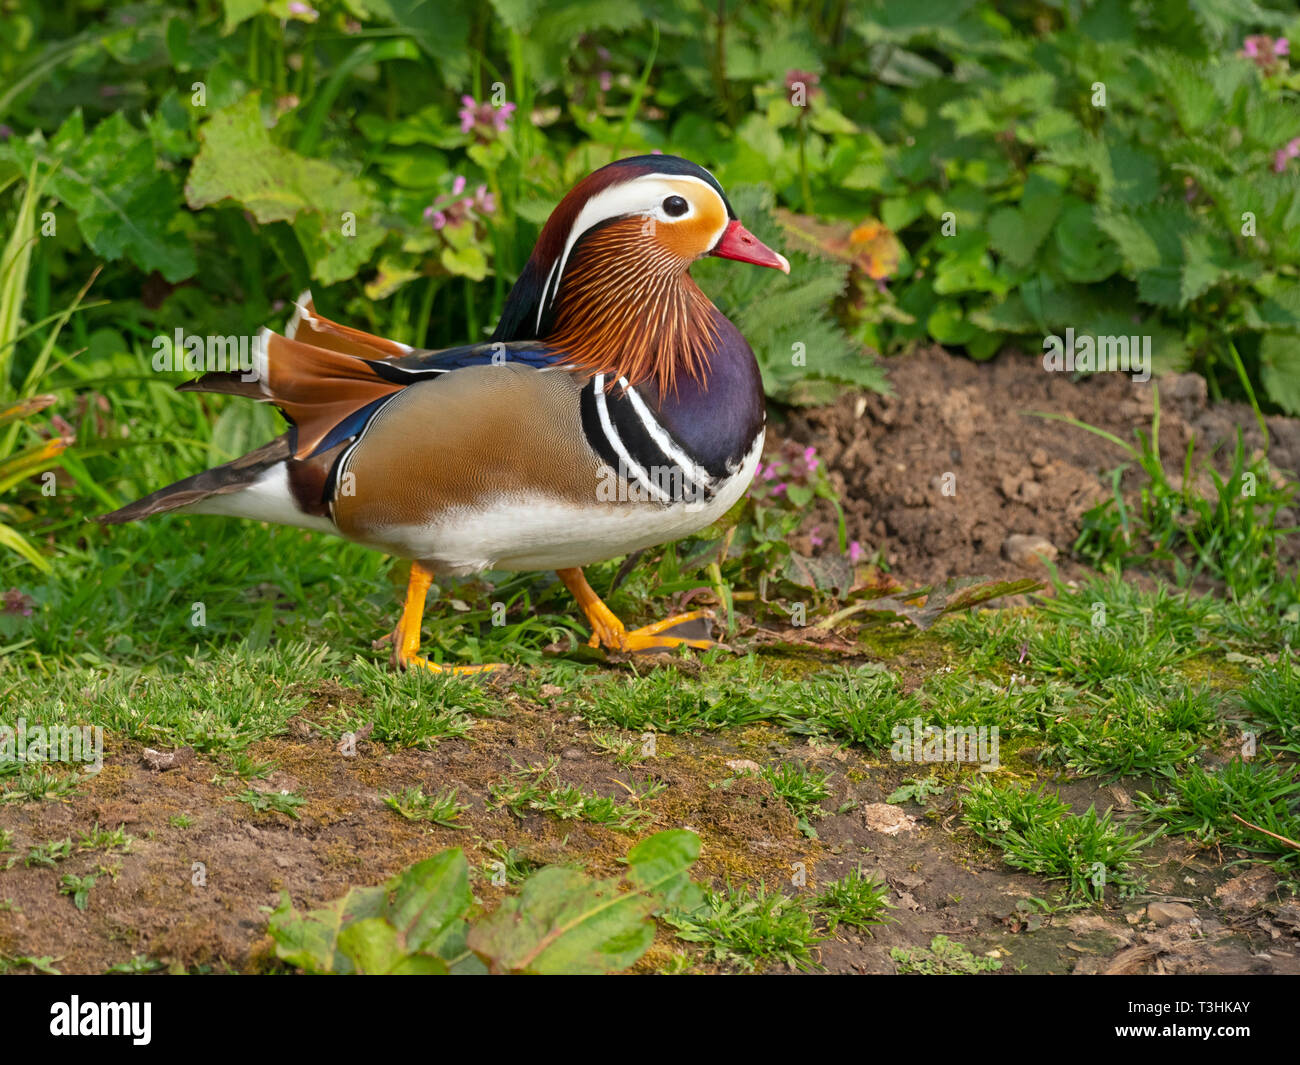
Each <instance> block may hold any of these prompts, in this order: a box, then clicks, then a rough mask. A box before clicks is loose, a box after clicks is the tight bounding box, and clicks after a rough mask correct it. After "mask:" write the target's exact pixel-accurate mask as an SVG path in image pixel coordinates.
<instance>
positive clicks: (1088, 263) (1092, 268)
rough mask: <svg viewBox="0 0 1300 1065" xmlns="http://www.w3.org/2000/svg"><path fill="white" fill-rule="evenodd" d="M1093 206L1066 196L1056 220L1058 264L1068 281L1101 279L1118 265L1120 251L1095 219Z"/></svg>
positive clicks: (1055, 232) (1055, 234) (1095, 280)
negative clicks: (1066, 198) (1063, 205)
mask: <svg viewBox="0 0 1300 1065" xmlns="http://www.w3.org/2000/svg"><path fill="white" fill-rule="evenodd" d="M1094 213H1095V208H1094V207H1093V206H1092V205H1091V204H1088V203H1084V202H1083V201H1082V200H1080V199H1078V198H1076V197H1073V196H1072V197H1069V198H1068V200H1067V201H1066V204H1065V207H1064V208H1063V209H1062V211H1061V215H1060V217H1059V218H1058V219H1057V222H1056V229H1055V230H1054V236H1055V240H1056V250H1057V252H1058V253H1059V255H1060V259H1059V263H1060V268H1061V272H1062V274H1063V275H1064V276H1065V278H1066V280H1067V281H1081V282H1087V283H1093V282H1097V281H1104V280H1105V279H1106V278H1108V277H1110V276H1111V274H1113V273H1114V272H1115V271H1116V270H1118V269H1119V267H1120V254H1119V250H1118V249H1117V248H1116V246H1115V243H1114V241H1112V240H1111V239H1110V238H1109V237H1108V236H1107V234H1106V233H1104V232H1103V231H1102V230H1101V228H1100V227H1099V226H1098V225H1097V223H1096V222H1095V221H1094Z"/></svg>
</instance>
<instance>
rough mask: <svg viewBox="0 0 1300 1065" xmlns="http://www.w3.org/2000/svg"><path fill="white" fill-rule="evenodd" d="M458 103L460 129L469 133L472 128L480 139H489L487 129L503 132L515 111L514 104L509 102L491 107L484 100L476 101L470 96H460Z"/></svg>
mask: <svg viewBox="0 0 1300 1065" xmlns="http://www.w3.org/2000/svg"><path fill="white" fill-rule="evenodd" d="M460 103H461V108H460V110H459V111H458V112H457V114H458V115H459V116H460V131H461V132H462V133H469V132H470V131H471V130H473V131H474V134H475V136H477V137H478V138H479V139H480V140H489V139H490V138H489V137H488V136H487V133H488V132H489V131H495V132H496V133H501V132H503V131H504V130H505V128H506V125H507V124H508V123H509V121H510V116H511V115H513V114H514V113H515V105H514V104H512V103H509V102H507V103H503V104H502V105H501V106H500V107H493V106H492V104H491V103H489V102H488V101H486V100H485V101H483V103H478V102H477V101H476V100H475V99H474V97H472V96H462V97H461V98H460Z"/></svg>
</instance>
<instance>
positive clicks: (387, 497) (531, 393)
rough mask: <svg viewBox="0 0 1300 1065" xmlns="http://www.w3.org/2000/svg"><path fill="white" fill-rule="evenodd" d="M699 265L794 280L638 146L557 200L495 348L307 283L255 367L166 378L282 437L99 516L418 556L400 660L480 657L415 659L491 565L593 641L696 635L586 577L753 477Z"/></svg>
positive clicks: (727, 338) (732, 362)
mask: <svg viewBox="0 0 1300 1065" xmlns="http://www.w3.org/2000/svg"><path fill="white" fill-rule="evenodd" d="M705 255H715V256H721V257H722V258H726V259H735V260H739V261H740V262H744V263H753V264H756V265H759V266H769V267H774V268H776V269H778V270H782V271H784V272H786V273H789V271H790V265H789V263H788V262H787V261H786V259H785V257H784V256H782V255H779V254H778V253H777V252H775V251H773V250H772V249H770V248H768V247H767V246H766V245H764V244H763V243H761V242H760V241H759V240H758V239H757V238H755V237H754V236H753V235H752V234H750V233H749V231H748V230H746V229H745V227H744V226H743V225H742V224H741V223H740V221H739V219H737V218H736V215H735V212H734V211H733V210H732V207H731V204H730V203H729V202H728V200H727V197H726V194H725V193H724V192H723V190H722V187H721V186H720V185H719V184H718V182H717V180H716V179H715V178H714V177H713V175H712V174H710V173H709V172H708V171H707V170H705V169H704V168H703V167H700V166H697V165H695V164H694V163H691V162H689V161H687V160H685V159H681V158H677V157H675V156H669V155H645V156H638V157H634V158H629V159H622V160H619V161H618V162H614V163H611V164H609V165H608V166H604V167H601V168H600V169H599V170H596V171H594V172H593V173H591V174H589V175H588V176H587V177H586V178H584V179H583V180H582V181H580V182H579V183H578V184H577V185H576V186H575V187H574V188H573V189H572V190H571V191H570V192H569V193H568V194H567V195H566V196H565V197H564V199H563V200H561V201H560V203H559V205H558V206H557V207H556V208H555V210H554V212H553V213H552V214H551V216H550V218H549V219H548V220H547V222H546V225H545V226H544V227H543V228H542V231H541V234H540V236H539V238H538V240H537V244H536V247H535V248H534V250H533V253H532V255H531V257H530V258H529V260H528V262H527V265H526V266H525V267H524V270H523V272H522V273H521V274H520V276H519V279H518V281H517V282H516V283H515V285H514V287H513V288H512V289H511V291H510V294H509V296H508V298H507V300H506V302H505V304H504V308H503V311H502V315H501V321H500V323H499V325H498V326H497V329H496V331H495V333H494V334H493V335H492V337H491V339H490V340H488V341H487V342H486V343H475V344H469V345H466V346H463V347H454V348H447V349H443V350H437V351H430V350H420V349H413V348H411V347H408V346H407V345H405V344H400V343H398V342H396V341H393V340H386V339H384V338H382V337H378V336H374V335H372V334H370V333H366V332H362V331H361V330H358V329H353V328H350V327H348V326H346V325H340V324H339V323H337V322H333V321H331V320H329V319H328V318H325V317H324V316H322V315H321V314H319V313H318V312H317V311H316V308H315V306H314V304H313V302H312V299H311V296H310V293H304V294H303V295H302V296H301V297H300V298H299V299H298V301H297V303H296V307H295V310H294V312H293V316H292V319H291V320H290V322H289V324H288V326H287V327H286V329H285V331H284V334H283V335H278V334H275V333H272V332H270V331H269V330H267V329H263V330H262V331H261V333H260V334H259V336H258V338H257V341H256V343H255V344H254V345H253V360H252V361H253V367H252V372H251V373H241V372H239V371H237V370H236V371H229V372H224V371H218V372H209V373H207V374H205V375H204V376H202V377H201V378H199V379H198V380H196V381H191V382H188V383H186V384H182V385H180V386H179V388H180V389H181V390H182V391H195V392H216V393H228V394H233V395H238V396H246V397H248V398H251V399H255V400H259V401H261V402H266V403H271V404H274V405H275V406H276V407H278V408H279V410H280V411H281V412H282V413H283V415H284V416H285V418H286V419H287V420H288V422H289V423H290V427H289V429H288V431H287V432H286V433H285V434H284V435H282V436H280V437H279V438H278V439H276V440H273V441H271V442H270V443H268V444H266V445H264V446H263V447H260V448H258V449H257V450H255V451H252V452H250V453H249V454H247V455H244V456H242V457H240V458H237V459H235V460H234V461H233V462H228V463H226V464H225V465H223V466H218V467H216V468H214V469H210V470H206V471H204V472H203V473H199V474H196V475H194V476H192V477H188V478H186V479H185V480H182V481H178V482H177V483H175V484H172V485H169V486H168V487H166V488H162V489H159V490H158V491H156V492H154V493H152V494H151V495H148V496H145V497H144V498H143V499H140V500H137V501H136V502H134V503H131V504H129V505H127V506H125V507H123V508H121V509H120V510H117V511H114V512H113V513H111V514H107V515H103V516H101V517H100V518H99V519H98V520H99V521H101V522H103V523H106V524H117V523H121V522H127V521H134V520H136V519H139V518H144V517H147V516H150V515H153V514H162V513H166V512H172V511H174V512H178V513H187V514H222V515H227V516H232V517H240V518H252V519H256V520H259V521H269V522H277V523H280V524H284V525H292V526H299V527H302V528H306V529H314V530H320V531H322V532H328V533H332V534H335V535H338V536H342V537H344V538H346V539H348V540H352V541H355V542H356V543H359V544H363V545H365V546H366V547H370V548H374V549H376V550H379V551H384V552H387V553H388V554H390V555H395V556H398V557H401V558H404V559H410V560H411V571H410V577H409V583H408V586H407V593H406V601H405V605H404V606H403V609H402V613H401V618H400V620H399V622H398V624H397V628H396V631H395V632H394V634H393V647H394V651H393V663H394V665H395V666H397V667H399V668H408V667H411V666H421V667H425V668H428V669H431V670H434V671H443V670H447V669H454V670H455V671H457V672H464V671H473V670H477V669H483V668H492V667H491V666H490V665H476V666H455V667H450V666H444V665H441V664H439V663H435V662H432V661H430V660H429V659H426V658H424V657H421V656H420V654H419V644H420V627H421V622H422V620H423V616H424V605H425V599H426V596H427V592H428V589H429V587H430V585H431V583H432V581H433V579H434V577H435V576H437V575H463V574H473V573H478V572H482V571H484V570H489V569H499V570H547V569H550V570H555V571H557V573H558V575H559V577H560V578H561V580H562V581H563V582H564V584H565V585H566V586H567V587H568V589H569V591H570V592H571V593H572V594H573V595H574V597H575V598H576V599H577V602H578V604H579V606H580V607H581V608H582V610H583V612H584V613H585V615H586V617H587V619H588V621H589V623H590V625H591V628H592V637H591V645H592V646H600V647H604V648H606V649H607V650H611V651H619V652H634V651H644V650H653V649H660V648H674V647H679V646H682V645H689V646H692V647H707V646H710V641H708V640H700V639H691V638H686V637H681V636H674V635H671V634H670V632H669V630H671V629H674V628H675V627H676V626H678V625H681V624H682V623H684V622H687V621H691V620H693V619H695V618H697V617H700V616H703V615H707V612H706V611H692V612H690V613H686V614H681V615H678V616H675V617H670V618H667V619H665V620H663V621H659V622H657V623H654V624H651V625H647V626H645V627H643V628H637V629H631V630H629V629H628V628H626V627H625V626H624V625H623V623H622V622H621V621H620V620H619V619H618V618H617V617H616V616H615V615H614V614H613V613H612V612H611V611H610V610H609V608H608V607H607V606H606V605H605V604H604V603H603V602H602V601H601V599H600V598H599V597H598V596H597V595H596V593H595V592H594V591H593V590H592V588H591V586H590V585H589V584H588V583H587V581H586V579H585V577H584V576H583V572H582V567H584V566H586V565H589V564H591V563H595V562H600V561H603V560H605V559H609V558H614V557H617V556H620V555H626V554H630V553H631V552H634V551H638V550H640V549H642V548H646V547H650V546H653V545H656V544H661V543H666V542H668V541H670V540H675V539H678V538H680V537H683V536H686V535H688V534H690V533H693V532H696V531H698V530H700V529H703V528H704V527H706V526H708V525H710V524H711V523H712V522H714V521H715V520H716V519H717V518H719V517H720V516H721V515H723V514H724V513H725V512H726V511H727V510H728V509H729V508H730V507H731V505H732V504H733V503H735V502H736V501H737V500H738V499H739V498H740V497H741V495H742V494H743V493H744V492H745V490H746V488H747V487H748V486H749V483H750V480H751V479H752V478H753V476H754V471H755V469H756V467H757V465H758V461H759V455H760V453H761V451H762V448H763V434H764V423H765V409H764V400H763V387H762V382H761V379H760V376H759V369H758V365H757V363H756V362H755V359H754V354H753V352H752V351H751V350H750V347H749V344H748V343H746V341H745V338H744V337H743V336H741V334H740V332H739V331H738V330H737V329H736V327H735V326H734V325H733V324H732V323H731V322H730V321H728V320H727V318H726V317H725V316H724V315H723V314H722V312H720V311H719V310H718V309H717V308H716V307H715V306H714V305H713V304H712V303H711V302H710V301H709V299H708V297H707V296H705V295H704V293H703V292H702V291H700V289H699V288H698V287H697V286H696V284H695V282H694V281H693V280H692V279H691V276H690V273H689V270H690V266H691V264H692V263H694V262H695V261H696V260H697V259H700V258H701V257H703V256H705Z"/></svg>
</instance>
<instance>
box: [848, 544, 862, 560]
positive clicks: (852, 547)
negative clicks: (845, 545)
mask: <svg viewBox="0 0 1300 1065" xmlns="http://www.w3.org/2000/svg"><path fill="white" fill-rule="evenodd" d="M861 557H862V545H861V544H860V543H858V542H857V541H856V540H852V541H850V542H849V561H850V562H851V563H853V564H854V565H855V566H856V565H857V563H858V559H860V558H861Z"/></svg>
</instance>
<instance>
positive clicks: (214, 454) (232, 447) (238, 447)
mask: <svg viewBox="0 0 1300 1065" xmlns="http://www.w3.org/2000/svg"><path fill="white" fill-rule="evenodd" d="M283 428H284V427H283V424H282V423H281V421H280V418H279V416H278V415H277V414H276V413H275V410H274V409H273V408H272V407H270V406H268V405H266V404H264V403H247V402H244V403H232V404H230V405H229V406H228V407H226V409H225V410H223V411H222V412H221V414H220V415H219V416H218V417H217V421H216V424H215V425H214V426H213V427H212V439H211V440H210V441H209V442H208V462H209V463H211V464H212V465H214V466H219V465H221V464H222V463H223V462H229V461H230V460H231V459H237V458H239V456H240V455H246V454H247V453H248V452H250V451H252V450H253V449H254V448H257V447H261V446H262V445H263V444H265V443H266V442H267V441H268V440H271V439H273V438H274V437H276V436H278V435H279V434H280V433H281V432H282V431H283Z"/></svg>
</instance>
